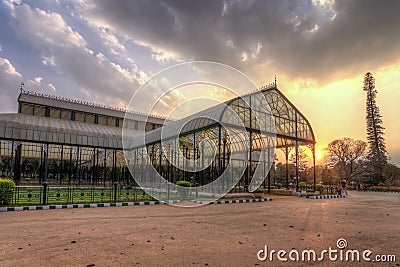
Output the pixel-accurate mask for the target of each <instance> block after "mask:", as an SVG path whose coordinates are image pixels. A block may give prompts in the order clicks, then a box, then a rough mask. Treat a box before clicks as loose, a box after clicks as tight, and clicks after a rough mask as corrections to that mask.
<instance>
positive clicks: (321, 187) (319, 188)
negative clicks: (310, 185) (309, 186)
mask: <svg viewBox="0 0 400 267" xmlns="http://www.w3.org/2000/svg"><path fill="white" fill-rule="evenodd" d="M315 189H316V190H318V191H320V192H322V191H324V185H323V184H316V185H315Z"/></svg>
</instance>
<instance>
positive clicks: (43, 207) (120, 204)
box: [0, 198, 272, 212]
mask: <svg viewBox="0 0 400 267" xmlns="http://www.w3.org/2000/svg"><path fill="white" fill-rule="evenodd" d="M271 200H272V199H271V198H255V199H237V200H221V201H213V202H208V201H193V203H196V204H235V203H251V202H266V201H271ZM178 203H180V200H170V201H168V202H165V201H158V200H154V201H142V202H116V203H92V204H67V205H40V206H20V207H0V212H6V211H24V210H54V209H80V208H83V209H85V208H103V207H126V206H146V205H159V204H178Z"/></svg>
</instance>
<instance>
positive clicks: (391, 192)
mask: <svg viewBox="0 0 400 267" xmlns="http://www.w3.org/2000/svg"><path fill="white" fill-rule="evenodd" d="M348 191H351V192H360V193H363V192H367V193H388V194H400V192H394V191H371V190H363V191H357V190H348Z"/></svg>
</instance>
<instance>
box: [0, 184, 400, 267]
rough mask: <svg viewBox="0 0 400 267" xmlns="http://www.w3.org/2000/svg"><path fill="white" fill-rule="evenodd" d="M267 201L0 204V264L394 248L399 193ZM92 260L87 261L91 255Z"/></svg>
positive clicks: (194, 261)
mask: <svg viewBox="0 0 400 267" xmlns="http://www.w3.org/2000/svg"><path fill="white" fill-rule="evenodd" d="M271 197H272V198H273V201H271V202H259V203H240V204H229V205H207V206H203V207H200V208H177V207H171V206H167V205H156V206H134V207H111V208H98V209H66V210H46V211H21V212H4V213H0V223H1V224H0V225H1V226H0V235H1V238H0V266H146V267H147V266H305V265H306V264H305V263H293V262H279V261H278V260H277V258H276V257H275V258H274V262H273V263H271V262H269V261H266V262H260V261H259V260H258V259H257V252H258V251H259V250H261V249H263V248H264V245H268V247H269V249H275V250H279V249H285V250H287V251H290V250H292V249H296V250H298V251H300V252H301V251H302V250H304V249H313V250H315V251H317V252H318V253H319V252H320V251H322V250H323V249H328V248H329V247H332V248H333V249H336V248H337V247H336V241H337V240H338V239H339V238H345V239H346V240H347V243H348V248H351V249H358V250H360V251H362V250H365V249H369V250H372V251H373V255H375V254H397V255H396V256H397V262H396V263H385V264H377V263H366V262H360V263H359V264H355V263H348V262H331V261H329V260H328V259H327V257H326V259H325V260H324V261H323V262H315V263H310V264H311V265H314V266H400V251H399V247H400V195H398V194H385V193H368V192H350V193H349V196H348V198H345V199H318V200H315V199H306V198H300V197H281V196H271ZM93 264H94V265H93Z"/></svg>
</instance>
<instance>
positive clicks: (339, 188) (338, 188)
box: [337, 180, 342, 196]
mask: <svg viewBox="0 0 400 267" xmlns="http://www.w3.org/2000/svg"><path fill="white" fill-rule="evenodd" d="M337 194H338V196H341V195H342V181H340V180H339V182H338V185H337Z"/></svg>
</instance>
